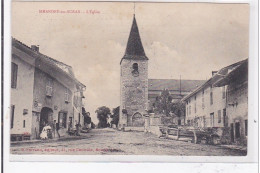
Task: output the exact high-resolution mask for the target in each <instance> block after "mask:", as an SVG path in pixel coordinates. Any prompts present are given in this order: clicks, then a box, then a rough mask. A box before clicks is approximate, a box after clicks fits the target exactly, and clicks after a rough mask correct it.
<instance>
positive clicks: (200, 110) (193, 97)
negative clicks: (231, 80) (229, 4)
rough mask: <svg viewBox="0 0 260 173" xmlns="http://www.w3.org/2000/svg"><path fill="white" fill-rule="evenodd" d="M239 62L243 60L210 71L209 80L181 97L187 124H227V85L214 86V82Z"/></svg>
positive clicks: (211, 125) (221, 125)
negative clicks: (184, 105)
mask: <svg viewBox="0 0 260 173" xmlns="http://www.w3.org/2000/svg"><path fill="white" fill-rule="evenodd" d="M241 63H243V61H240V62H238V63H235V64H232V65H229V66H227V67H224V68H222V69H220V70H219V71H214V72H212V77H211V78H210V79H209V80H207V81H206V82H205V83H204V84H203V85H201V86H200V87H198V88H197V89H195V90H194V91H193V92H192V93H190V94H189V95H187V96H185V97H184V98H183V99H182V101H184V102H185V104H186V118H185V119H186V120H185V121H186V124H187V125H190V126H195V127H200V128H206V127H210V128H212V127H216V128H218V127H228V126H229V125H228V119H229V117H228V116H229V115H228V114H227V86H226V85H223V86H221V87H214V84H215V83H216V82H217V81H218V80H220V79H222V78H223V76H226V75H228V74H229V73H230V72H231V71H232V70H233V69H235V68H236V67H238V66H239V65H240V64H241Z"/></svg>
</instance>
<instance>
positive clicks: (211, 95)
mask: <svg viewBox="0 0 260 173" xmlns="http://www.w3.org/2000/svg"><path fill="white" fill-rule="evenodd" d="M210 105H213V92H212V87H211V88H210Z"/></svg>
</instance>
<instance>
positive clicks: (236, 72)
mask: <svg viewBox="0 0 260 173" xmlns="http://www.w3.org/2000/svg"><path fill="white" fill-rule="evenodd" d="M245 80H248V59H246V60H245V61H243V62H242V63H241V64H240V65H239V66H237V67H236V68H234V69H233V70H232V71H230V72H229V73H228V74H227V75H226V76H224V77H223V78H222V79H220V80H218V81H217V82H216V83H215V84H214V86H216V87H221V86H225V85H229V84H230V83H232V82H235V81H240V82H243V81H245Z"/></svg>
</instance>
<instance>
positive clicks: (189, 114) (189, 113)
mask: <svg viewBox="0 0 260 173" xmlns="http://www.w3.org/2000/svg"><path fill="white" fill-rule="evenodd" d="M190 114H191V105H190V106H189V115H190Z"/></svg>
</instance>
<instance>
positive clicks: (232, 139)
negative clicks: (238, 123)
mask: <svg viewBox="0 0 260 173" xmlns="http://www.w3.org/2000/svg"><path fill="white" fill-rule="evenodd" d="M230 137H231V142H235V141H234V124H233V123H231V124H230Z"/></svg>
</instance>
